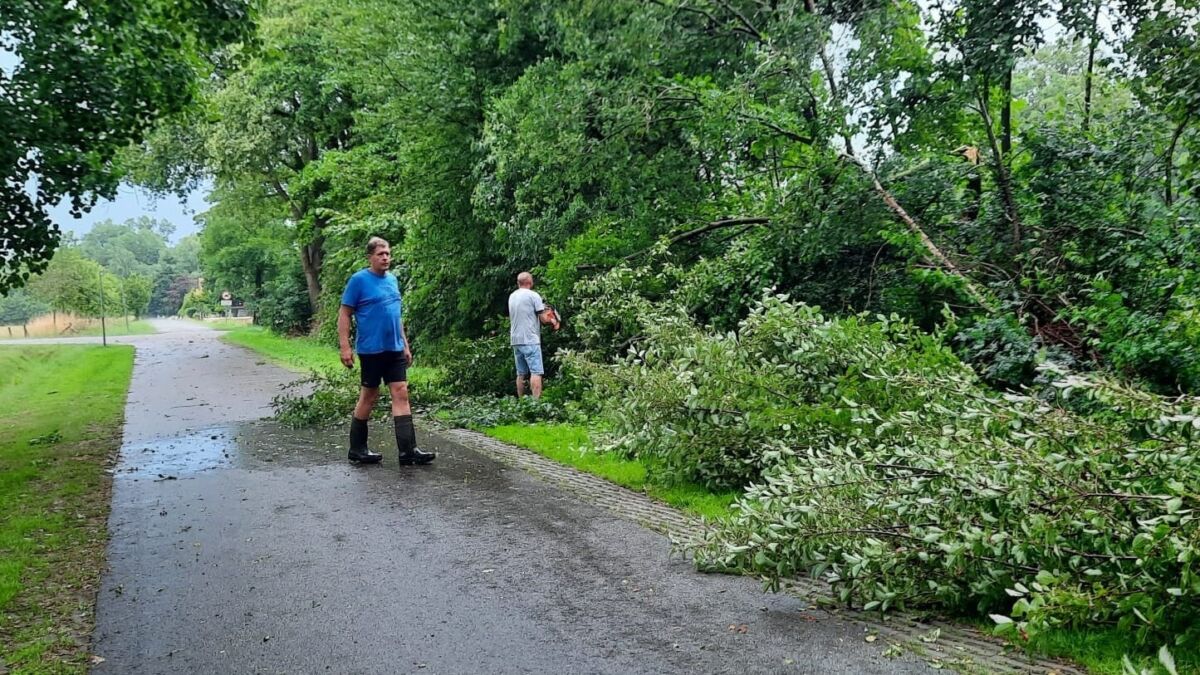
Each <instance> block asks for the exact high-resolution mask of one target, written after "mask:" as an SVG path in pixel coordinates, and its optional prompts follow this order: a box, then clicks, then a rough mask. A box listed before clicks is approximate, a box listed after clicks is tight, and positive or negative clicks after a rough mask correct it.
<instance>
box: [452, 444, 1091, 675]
mask: <svg viewBox="0 0 1200 675" xmlns="http://www.w3.org/2000/svg"><path fill="white" fill-rule="evenodd" d="M438 433H440V434H442V435H445V436H447V437H449V438H451V439H453V440H454V441H456V442H458V443H461V444H463V445H465V446H467V447H469V448H471V449H473V450H475V451H477V452H481V453H484V454H487V455H490V456H492V457H495V458H496V459H499V460H500V461H502V462H504V463H506V464H509V465H511V466H514V467H517V468H519V469H522V470H524V471H526V472H528V473H530V474H533V475H535V476H537V477H539V478H541V479H543V480H546V481H548V482H551V483H554V484H556V485H557V486H559V487H560V488H562V489H565V490H567V491H569V492H572V493H574V494H575V495H577V496H578V497H580V498H581V499H583V500H584V501H587V502H589V503H593V504H597V505H600V506H603V507H605V508H607V509H608V510H610V511H612V512H613V513H615V514H616V515H618V516H620V517H622V518H626V519H628V520H632V521H634V522H636V523H638V524H640V525H643V526H644V527H647V528H649V529H651V530H654V531H656V532H660V533H662V534H665V535H667V536H669V537H671V538H672V539H674V540H676V541H687V540H689V539H692V538H694V537H695V533H696V531H697V530H698V529H699V528H701V527H703V525H702V524H701V522H700V521H699V520H697V519H696V518H694V517H692V516H689V515H687V514H684V513H681V512H680V511H678V510H676V509H674V508H672V507H670V506H667V505H666V504H663V503H661V502H658V501H655V500H653V499H651V498H650V497H648V496H646V495H644V494H642V493H639V492H634V491H632V490H629V489H627V488H624V487H621V486H619V485H616V484H614V483H611V482H609V481H607V480H605V479H603V478H600V477H598V476H593V475H591V474H588V473H584V472H582V471H579V470H577V469H574V468H572V467H569V466H566V465H564V464H560V463H558V462H555V461H553V460H551V459H547V458H545V457H543V456H542V455H539V454H537V453H536V452H533V451H532V450H527V449H525V448H521V447H517V446H515V445H510V444H508V443H504V442H502V441H498V440H496V439H494V438H491V437H489V436H486V435H484V434H481V433H479V432H476V431H470V430H466V429H451V428H445V427H441V428H439V429H438ZM787 591H788V592H790V593H793V594H796V595H799V596H802V597H805V598H809V599H811V600H813V601H814V604H824V605H828V604H829V603H828V601H829V599H830V598H832V597H833V593H832V591H831V589H830V587H829V586H828V585H827V584H825V583H823V582H821V581H818V580H814V579H797V580H795V581H793V582H792V583H791V584H789V585H788V587H787ZM830 611H833V612H835V613H836V614H837V615H838V617H839V618H841V619H843V620H847V621H853V622H855V623H858V624H861V625H862V626H863V628H864V632H865V634H866V635H875V636H877V639H881V640H886V641H888V642H890V643H892V644H896V645H901V646H902V647H903V648H905V649H909V650H911V651H913V652H915V653H917V654H919V655H921V656H922V657H923V658H925V659H926V660H928V661H929V662H930V663H932V664H934V665H941V666H944V667H946V668H950V669H953V670H957V671H960V672H967V673H1057V674H1060V675H1084V673H1086V671H1084V670H1083V669H1081V668H1078V667H1076V666H1073V665H1069V664H1066V663H1063V662H1060V661H1055V660H1051V659H1031V658H1028V657H1026V656H1024V655H1023V654H1020V653H1016V652H1014V651H1013V650H1012V648H1011V647H1009V646H1007V645H1006V644H1005V643H1004V642H1001V641H999V640H996V639H995V638H992V637H990V636H987V635H984V634H983V633H981V632H979V631H977V630H974V629H972V628H969V627H966V626H963V625H961V624H956V623H952V622H949V621H940V620H932V619H921V618H917V617H915V616H910V615H905V614H889V615H888V616H887V618H886V619H883V620H880V619H879V618H878V615H875V614H867V613H864V612H858V611H853V610H847V609H839V610H830Z"/></svg>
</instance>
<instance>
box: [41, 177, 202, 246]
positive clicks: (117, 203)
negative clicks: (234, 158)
mask: <svg viewBox="0 0 1200 675" xmlns="http://www.w3.org/2000/svg"><path fill="white" fill-rule="evenodd" d="M207 188H208V186H207V185H205V186H203V187H202V188H199V189H197V190H196V191H194V192H192V193H191V194H190V195H188V199H187V201H186V203H183V204H181V203H180V202H179V198H178V197H161V198H157V199H156V198H155V197H154V196H152V195H150V194H149V193H147V192H145V191H143V190H139V189H137V188H133V187H131V186H128V185H122V186H121V190H120V192H119V193H118V194H117V198H116V199H114V200H112V201H102V202H98V203H97V204H96V208H94V209H92V210H91V212H89V213H87V214H85V215H84V216H83V217H82V218H80V219H78V220H76V219H75V218H72V217H71V208H70V207H71V203H70V201H66V202H64V203H62V204H59V205H58V206H57V207H55V208H53V209H51V210H50V217H51V218H53V219H54V223H55V224H56V225H58V227H59V229H61V230H62V231H63V232H74V233H75V234H77V235H79V236H80V237H82V236H83V235H84V234H86V233H87V231H88V230H90V229H92V226H93V225H95V224H96V223H99V222H101V221H104V220H111V221H113V222H116V223H121V222H124V221H126V220H129V219H130V218H137V217H138V216H151V217H153V218H162V219H166V220H169V221H171V222H172V223H174V224H175V234H173V235H171V243H172V244H174V243H176V242H178V241H179V240H180V239H181V238H183V237H186V236H187V235H189V234H196V232H198V231H199V227H197V225H196V221H195V217H196V214H198V213H201V212H203V211H205V210H206V209H208V202H207V201H205V200H204V197H205V196H206V195H207V194H208V189H207Z"/></svg>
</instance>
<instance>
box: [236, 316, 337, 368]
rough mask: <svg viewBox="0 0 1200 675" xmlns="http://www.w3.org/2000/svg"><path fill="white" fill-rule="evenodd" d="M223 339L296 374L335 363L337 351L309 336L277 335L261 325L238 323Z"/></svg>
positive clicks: (334, 364)
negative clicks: (260, 355)
mask: <svg viewBox="0 0 1200 675" xmlns="http://www.w3.org/2000/svg"><path fill="white" fill-rule="evenodd" d="M221 339H222V340H225V341H226V342H231V343H233V344H235V345H239V346H242V347H245V348H247V349H250V350H253V351H255V352H258V353H259V354H262V355H263V356H265V357H267V360H269V361H271V362H272V363H274V364H275V365H278V366H282V367H284V368H287V369H288V370H291V371H293V372H297V373H312V372H315V371H317V370H320V369H322V368H328V367H330V366H336V365H337V364H338V353H337V350H336V349H334V348H333V347H330V346H328V345H324V344H321V343H320V342H317V341H316V340H313V339H311V338H302V337H301V338H290V337H283V336H282V335H277V334H275V333H272V332H271V331H269V330H267V329H266V328H263V327H261V326H241V327H239V328H234V329H233V330H230V331H228V332H226V333H225V334H224V335H222V336H221Z"/></svg>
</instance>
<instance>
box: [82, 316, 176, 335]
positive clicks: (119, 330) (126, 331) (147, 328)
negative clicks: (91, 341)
mask: <svg viewBox="0 0 1200 675" xmlns="http://www.w3.org/2000/svg"><path fill="white" fill-rule="evenodd" d="M104 323H105V327H104V329H103V330H101V328H100V326H99V324H97V325H95V326H91V327H88V328H84V329H82V330H80V331H79V332H77V333H73V334H72V337H100V335H101V334H105V335H108V336H109V337H114V336H118V335H151V334H153V333H157V332H158V331H156V330H155V329H154V326H152V325H150V322H149V321H130V322H129V325H128V326H126V325H125V320H124V319H105V321H104Z"/></svg>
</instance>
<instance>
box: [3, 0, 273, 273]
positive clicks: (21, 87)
mask: <svg viewBox="0 0 1200 675" xmlns="http://www.w3.org/2000/svg"><path fill="white" fill-rule="evenodd" d="M0 26H3V27H4V29H3V30H2V31H0V54H3V53H7V54H11V55H12V56H13V57H15V61H16V62H15V64H13V65H12V66H11V67H8V66H5V67H0V291H3V290H5V289H8V288H11V287H14V286H20V285H21V284H23V283H24V281H25V280H26V279H27V278H28V277H29V275H30V274H33V273H36V272H38V271H40V270H42V269H44V268H45V266H46V264H47V262H48V261H49V259H50V257H51V255H52V254H53V252H54V249H55V247H56V246H57V245H58V242H59V233H58V229H57V227H56V226H55V225H54V224H53V222H52V221H51V219H50V216H49V214H48V212H47V209H48V208H50V207H51V206H53V205H55V204H57V203H58V202H59V201H60V200H61V199H63V198H67V199H69V200H70V203H71V211H72V213H73V215H75V216H77V217H78V216H79V215H81V214H82V213H84V212H86V211H87V210H89V209H90V208H91V207H92V206H93V205H94V204H95V203H96V201H97V200H98V199H102V198H111V197H113V196H114V195H115V194H116V189H117V185H118V182H119V177H120V173H119V171H118V170H117V169H116V167H115V165H114V158H115V156H116V154H117V152H118V151H119V150H120V149H121V148H123V147H125V146H127V145H128V144H129V143H131V142H132V143H136V142H138V141H140V140H141V139H142V138H143V136H144V135H145V133H146V132H147V130H148V129H149V128H150V126H151V125H152V124H153V122H154V120H155V119H156V118H159V117H162V116H165V115H170V114H173V113H177V112H179V111H181V110H183V109H185V108H186V107H187V106H188V105H189V104H190V103H191V102H192V100H193V97H194V94H195V91H196V83H197V81H198V80H199V79H200V76H201V74H202V72H203V67H202V64H203V63H204V62H205V58H206V57H208V56H209V55H211V54H212V53H213V52H214V51H216V50H219V49H221V48H222V47H224V46H225V45H228V44H230V43H233V42H236V41H239V40H242V39H245V38H246V37H248V36H249V35H250V31H251V29H252V21H251V0H134V1H132V2H119V3H111V2H103V1H99V0H82V1H80V2H69V3H54V2H51V3H46V2H39V1H37V0H9V1H6V2H4V3H2V4H0Z"/></svg>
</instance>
